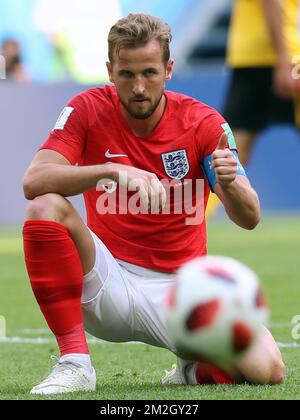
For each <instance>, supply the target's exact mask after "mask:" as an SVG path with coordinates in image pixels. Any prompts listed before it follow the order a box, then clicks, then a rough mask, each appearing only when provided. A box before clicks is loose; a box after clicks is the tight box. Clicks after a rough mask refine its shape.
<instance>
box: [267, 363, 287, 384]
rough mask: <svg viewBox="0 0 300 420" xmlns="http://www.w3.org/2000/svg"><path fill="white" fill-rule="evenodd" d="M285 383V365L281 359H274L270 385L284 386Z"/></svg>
mask: <svg viewBox="0 0 300 420" xmlns="http://www.w3.org/2000/svg"><path fill="white" fill-rule="evenodd" d="M284 381H285V364H284V362H283V360H282V358H281V356H280V357H277V358H274V360H273V362H272V369H271V376H270V381H269V385H282V384H283V383H284Z"/></svg>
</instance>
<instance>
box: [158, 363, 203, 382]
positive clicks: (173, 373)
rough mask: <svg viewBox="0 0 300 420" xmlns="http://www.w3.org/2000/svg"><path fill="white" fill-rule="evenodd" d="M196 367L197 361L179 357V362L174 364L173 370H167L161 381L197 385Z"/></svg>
mask: <svg viewBox="0 0 300 420" xmlns="http://www.w3.org/2000/svg"><path fill="white" fill-rule="evenodd" d="M195 369H196V363H195V362H192V361H190V360H183V359H180V358H179V357H177V363H176V364H174V365H173V366H172V370H170V371H168V370H165V376H164V377H162V378H161V382H162V383H163V384H164V385H170V384H174V385H196V384H197V382H196V378H195Z"/></svg>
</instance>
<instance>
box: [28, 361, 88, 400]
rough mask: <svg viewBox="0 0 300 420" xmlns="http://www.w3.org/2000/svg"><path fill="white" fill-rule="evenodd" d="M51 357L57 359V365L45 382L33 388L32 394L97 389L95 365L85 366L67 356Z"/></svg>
mask: <svg viewBox="0 0 300 420" xmlns="http://www.w3.org/2000/svg"><path fill="white" fill-rule="evenodd" d="M51 358H52V359H53V360H56V361H57V364H56V366H55V367H54V369H53V371H52V372H51V373H50V375H49V376H48V377H47V378H46V379H45V380H44V381H43V382H41V383H40V384H39V385H37V386H35V387H34V388H32V390H31V391H30V394H35V395H54V394H66V393H71V392H91V391H95V390H96V372H95V369H94V368H93V367H90V368H88V367H85V366H83V365H82V364H79V363H77V361H74V360H72V358H71V357H69V358H68V357H67V356H65V357H63V358H61V359H58V358H57V357H55V356H52V357H51Z"/></svg>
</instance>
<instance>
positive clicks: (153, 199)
mask: <svg viewBox="0 0 300 420" xmlns="http://www.w3.org/2000/svg"><path fill="white" fill-rule="evenodd" d="M111 165H112V166H113V172H114V175H115V176H114V179H115V181H116V182H118V184H119V186H121V187H124V188H127V189H130V190H131V191H137V192H138V194H139V196H140V199H141V203H142V205H143V207H144V208H145V209H147V210H148V211H151V213H154V214H158V213H159V212H160V210H162V209H163V208H164V207H165V205H166V201H167V194H166V190H165V188H164V186H163V184H162V183H161V182H160V180H159V179H158V178H157V176H156V175H155V174H154V173H151V172H147V171H144V170H142V169H138V168H134V167H132V166H127V165H122V164H115V163H112V164H111Z"/></svg>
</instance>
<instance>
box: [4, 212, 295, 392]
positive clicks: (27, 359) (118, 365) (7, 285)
mask: <svg viewBox="0 0 300 420" xmlns="http://www.w3.org/2000/svg"><path fill="white" fill-rule="evenodd" d="M208 232H209V253H210V254H220V255H228V256H232V257H235V258H238V259H240V260H241V261H243V262H245V263H246V264H248V265H249V266H250V267H252V268H253V269H254V270H255V271H256V272H257V273H258V274H259V276H260V277H261V279H262V283H263V287H264V290H265V294H266V296H267V299H268V302H269V305H270V306H271V309H272V320H271V325H270V327H271V330H272V332H273V334H274V336H275V338H276V340H277V341H278V342H279V343H281V344H282V352H283V356H284V360H285V362H286V365H287V379H286V382H285V384H284V385H281V386H273V387H270V386H248V385H241V386H196V387H191V386H163V385H161V384H160V382H159V378H160V377H161V375H162V374H163V371H164V369H170V368H171V365H172V363H173V362H174V360H175V358H174V356H173V355H172V354H171V353H170V352H168V351H167V350H162V349H157V348H153V347H150V346H147V345H135V344H108V343H107V344H106V343H94V344H91V345H90V349H91V355H92V358H93V362H94V366H95V368H96V370H97V374H98V378H97V379H98V380H97V391H96V393H93V394H72V395H71V396H63V397H57V398H56V399H96V400H123V399H130V400H139V399H146V400H150V399H154V400H167V399H170V400H176V399H180V400H181V399H183V400H186V399H190V400H202V399H213V400H214V399H233V400H236V399H253V400H254V399H299V397H300V340H298V341H297V340H293V338H292V333H291V330H292V326H291V320H292V318H293V317H294V316H295V315H297V314H299V315H300V303H299V302H300V285H299V249H300V246H299V245H300V217H293V218H285V219H284V218H273V219H272V218H267V219H266V220H263V221H262V222H261V225H260V226H259V227H258V228H257V229H256V230H255V231H253V232H247V231H243V230H241V229H239V228H237V227H235V226H234V225H233V224H232V223H230V222H225V221H218V220H217V221H216V220H212V221H210V223H209V226H208ZM20 237H21V232H20V231H18V230H10V229H4V228H3V229H1V230H0V267H1V271H0V272H1V280H0V315H2V316H4V317H5V319H6V324H7V337H8V338H12V337H18V338H20V339H22V340H21V342H19V343H18V342H16V343H14V342H0V355H1V357H0V372H1V384H0V399H1V400H4V399H7V400H8V399H31V398H32V397H30V396H29V390H30V389H31V387H32V386H34V385H36V384H37V383H38V382H39V381H40V380H41V379H43V378H44V377H45V376H46V375H47V374H48V373H49V371H50V369H51V367H52V365H53V362H52V361H50V356H51V355H53V354H56V355H57V348H56V345H55V342H54V341H51V340H52V338H51V334H49V332H48V330H47V327H46V325H45V322H44V321H43V318H42V316H41V314H40V312H39V309H38V307H37V304H36V303H35V301H34V298H33V295H32V292H31V289H30V286H29V282H28V280H27V275H26V272H25V267H24V263H23V256H22V243H21V239H20ZM39 338H41V339H45V340H46V342H44V343H43V342H42V340H41V343H37V342H36V341H37V339H39ZM32 339H34V340H35V341H34V342H32V341H31V340H32ZM26 340H27V341H26Z"/></svg>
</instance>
